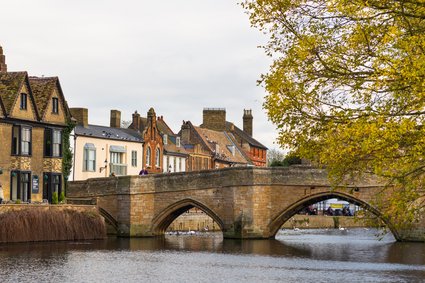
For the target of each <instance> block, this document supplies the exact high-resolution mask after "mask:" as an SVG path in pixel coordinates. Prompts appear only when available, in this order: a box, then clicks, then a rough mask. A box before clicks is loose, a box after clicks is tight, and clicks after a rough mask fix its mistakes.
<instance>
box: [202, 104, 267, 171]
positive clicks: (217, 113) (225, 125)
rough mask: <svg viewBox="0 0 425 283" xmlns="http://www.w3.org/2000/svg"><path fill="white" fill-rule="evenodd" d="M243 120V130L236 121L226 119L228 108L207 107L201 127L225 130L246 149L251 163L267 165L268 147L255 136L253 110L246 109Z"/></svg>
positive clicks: (261, 165) (246, 154) (245, 152)
mask: <svg viewBox="0 0 425 283" xmlns="http://www.w3.org/2000/svg"><path fill="white" fill-rule="evenodd" d="M242 120H243V130H241V129H240V128H238V127H237V126H235V124H234V123H231V122H228V121H226V109H211V108H205V109H204V111H203V123H202V125H201V128H207V129H211V130H216V131H225V132H226V133H228V134H231V135H232V137H233V138H234V139H235V140H236V141H237V144H238V146H239V147H240V148H242V150H243V151H244V154H245V156H246V158H247V159H248V160H249V163H250V164H252V165H254V166H260V167H265V166H267V147H266V146H264V145H263V144H261V143H260V142H259V141H257V140H256V139H255V138H254V137H253V116H252V110H246V109H244V114H243V117H242Z"/></svg>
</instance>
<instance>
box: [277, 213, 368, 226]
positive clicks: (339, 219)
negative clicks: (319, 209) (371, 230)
mask: <svg viewBox="0 0 425 283" xmlns="http://www.w3.org/2000/svg"><path fill="white" fill-rule="evenodd" d="M370 226H371V225H370V224H369V223H367V222H366V221H365V220H363V219H359V218H356V217H353V216H326V215H302V214H296V215H294V216H292V217H291V218H290V219H289V220H288V221H286V222H285V223H284V224H283V225H282V228H283V229H293V228H299V229H323V228H339V227H344V228H362V227H370Z"/></svg>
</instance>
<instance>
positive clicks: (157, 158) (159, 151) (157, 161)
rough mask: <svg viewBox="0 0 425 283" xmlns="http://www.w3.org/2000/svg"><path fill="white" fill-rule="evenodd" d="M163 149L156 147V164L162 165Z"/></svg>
mask: <svg viewBox="0 0 425 283" xmlns="http://www.w3.org/2000/svg"><path fill="white" fill-rule="evenodd" d="M160 157H161V150H160V149H159V148H156V151H155V166H156V167H161V158H160Z"/></svg>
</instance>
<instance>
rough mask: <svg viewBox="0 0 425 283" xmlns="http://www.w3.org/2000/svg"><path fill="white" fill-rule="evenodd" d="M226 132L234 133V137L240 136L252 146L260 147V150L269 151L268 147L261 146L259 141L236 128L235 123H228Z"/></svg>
mask: <svg viewBox="0 0 425 283" xmlns="http://www.w3.org/2000/svg"><path fill="white" fill-rule="evenodd" d="M226 130H227V131H229V132H231V133H233V134H234V135H236V136H238V137H239V138H241V139H242V140H243V141H245V142H247V143H249V144H250V145H252V146H255V147H259V148H262V149H267V147H266V146H264V145H263V144H261V143H260V142H259V141H257V140H256V139H254V138H253V137H251V136H250V135H248V134H247V133H245V132H244V131H242V130H241V129H239V128H238V127H236V126H235V125H234V124H233V123H230V122H227V121H226Z"/></svg>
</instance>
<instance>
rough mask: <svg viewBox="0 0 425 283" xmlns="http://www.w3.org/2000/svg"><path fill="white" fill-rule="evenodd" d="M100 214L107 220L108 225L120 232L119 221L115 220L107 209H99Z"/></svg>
mask: <svg viewBox="0 0 425 283" xmlns="http://www.w3.org/2000/svg"><path fill="white" fill-rule="evenodd" d="M97 209H98V211H99V214H100V215H101V216H102V217H103V218H104V219H105V222H106V223H108V224H109V225H111V226H112V227H113V228H114V229H115V231H116V232H117V231H118V221H117V220H115V218H114V217H113V216H112V215H111V214H110V213H109V212H107V211H106V210H105V209H103V208H101V207H97Z"/></svg>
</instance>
